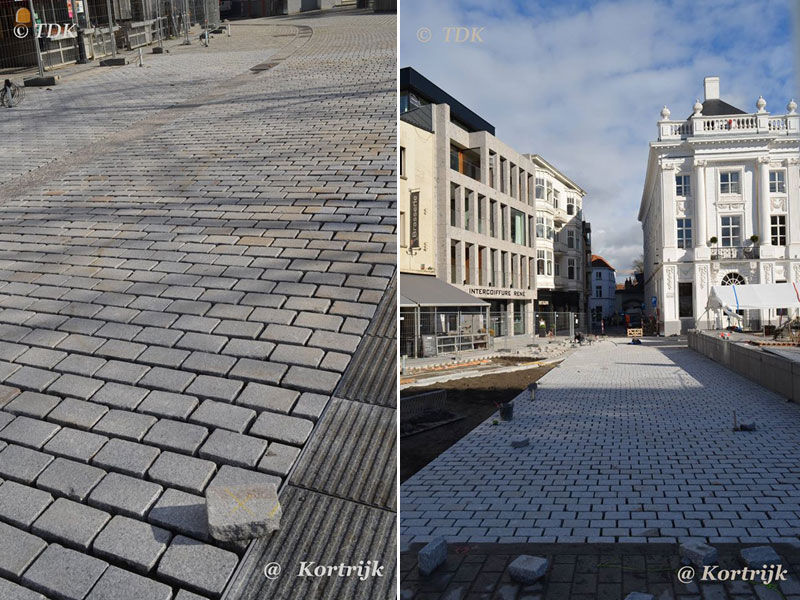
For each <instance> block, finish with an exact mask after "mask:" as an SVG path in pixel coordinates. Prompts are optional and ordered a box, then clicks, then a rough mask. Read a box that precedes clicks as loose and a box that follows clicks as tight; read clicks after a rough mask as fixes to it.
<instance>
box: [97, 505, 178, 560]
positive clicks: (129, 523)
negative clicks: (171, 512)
mask: <svg viewBox="0 0 800 600" xmlns="http://www.w3.org/2000/svg"><path fill="white" fill-rule="evenodd" d="M170 539H172V534H171V533H170V532H169V531H167V530H166V529H162V528H161V527H156V526H154V525H150V524H148V523H142V522H141V521H137V520H135V519H129V518H128V517H121V516H116V517H114V518H113V519H111V520H110V521H109V522H108V524H107V525H106V526H105V527H104V528H103V531H101V532H100V533H99V534H97V537H96V538H95V540H94V542H93V543H92V551H93V552H94V554H96V555H97V556H99V557H101V558H105V559H107V560H110V561H112V562H120V563H122V564H124V565H125V566H127V567H129V568H131V569H133V570H135V571H139V572H141V573H147V572H149V571H151V570H152V569H153V567H155V566H156V563H157V562H158V559H159V557H160V556H161V555H162V554H164V551H165V550H166V549H167V545H168V544H169V541H170Z"/></svg>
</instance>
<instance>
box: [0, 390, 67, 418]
mask: <svg viewBox="0 0 800 600" xmlns="http://www.w3.org/2000/svg"><path fill="white" fill-rule="evenodd" d="M60 401H61V398H59V397H58V396H50V395H47V394H40V393H39V392H28V391H26V392H22V393H21V394H20V395H19V396H17V397H16V398H15V399H14V400H12V401H11V402H9V403H8V404H7V405H6V407H5V408H4V409H3V410H5V411H7V412H10V413H13V414H16V415H26V416H28V417H37V418H40V419H41V418H44V416H45V415H47V413H49V412H50V411H51V410H53V409H54V408H55V407H56V406H57V405H58V403H59V402H60Z"/></svg>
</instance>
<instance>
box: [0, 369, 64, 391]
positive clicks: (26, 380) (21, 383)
mask: <svg viewBox="0 0 800 600" xmlns="http://www.w3.org/2000/svg"><path fill="white" fill-rule="evenodd" d="M56 379H58V374H57V373H53V372H52V371H46V370H44V369H37V368H34V367H22V368H21V369H19V370H16V369H15V370H14V373H13V374H12V375H11V376H10V377H8V378H6V379H5V382H6V383H7V384H10V385H14V386H17V387H20V388H22V389H24V390H33V391H34V392H43V391H44V390H45V389H47V386H49V385H50V384H51V383H53V382H54V381H55V380H56Z"/></svg>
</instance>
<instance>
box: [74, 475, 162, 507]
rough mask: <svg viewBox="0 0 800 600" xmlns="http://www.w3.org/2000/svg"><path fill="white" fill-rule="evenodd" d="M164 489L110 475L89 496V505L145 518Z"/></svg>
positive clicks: (153, 484) (123, 476)
mask: <svg viewBox="0 0 800 600" xmlns="http://www.w3.org/2000/svg"><path fill="white" fill-rule="evenodd" d="M163 489H164V488H162V487H161V486H160V485H158V484H157V483H153V482H151V481H143V480H141V479H139V478H136V477H130V476H129V475H122V474H120V473H109V474H108V475H106V476H105V477H104V478H103V480H102V481H101V482H100V483H98V484H97V486H96V487H95V488H94V489H93V490H92V493H91V494H89V498H88V503H89V504H90V505H92V506H94V507H96V508H99V509H101V510H107V511H109V512H111V513H119V514H123V515H128V516H130V517H138V518H144V516H145V515H146V514H147V511H148V510H150V507H151V506H153V504H154V503H155V501H156V500H157V499H158V497H159V496H160V495H161V492H162V491H163Z"/></svg>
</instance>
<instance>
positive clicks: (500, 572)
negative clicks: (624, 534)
mask: <svg viewBox="0 0 800 600" xmlns="http://www.w3.org/2000/svg"><path fill="white" fill-rule="evenodd" d="M420 546H421V545H416V544H415V545H414V547H413V548H411V549H409V550H408V551H406V552H404V553H403V554H401V556H400V572H401V575H400V577H401V584H400V599H401V600H623V599H624V598H625V597H626V596H627V595H628V594H630V593H633V592H640V593H647V594H652V595H653V596H655V598H656V599H657V600H756V599H760V600H800V579H798V577H797V574H799V573H800V550H798V548H797V546H794V547H793V546H788V545H778V544H776V545H775V546H774V547H775V549H776V550H777V551H778V554H779V555H780V557H781V560H782V561H783V563H782V566H783V567H785V568H786V569H787V570H788V571H789V573H790V574H789V576H787V580H786V581H782V582H779V583H777V584H771V585H770V586H769V587H767V586H765V585H764V584H763V583H752V582H743V581H726V582H709V581H703V582H701V581H699V580H698V578H697V576H695V578H694V581H692V582H691V583H687V584H683V583H681V582H680V581H679V580H678V577H677V570H678V568H679V567H680V565H681V561H680V558H679V556H678V552H677V547H676V546H675V545H673V544H637V543H631V544H485V543H484V544H456V545H452V546H451V547H450V548H449V553H448V557H447V561H446V562H445V563H444V564H443V565H441V566H440V567H439V568H438V569H437V570H436V571H434V572H433V573H432V574H431V575H429V576H422V575H420V573H419V571H418V569H417V559H416V553H417V552H418V551H419V547H420ZM741 547H742V546H741V545H738V544H719V545H717V550H718V551H719V566H720V568H721V569H741V568H742V563H741V560H740V559H739V558H738V552H739V550H740V549H741ZM521 554H528V555H533V556H543V557H547V558H548V559H549V560H550V567H549V569H548V572H547V574H546V575H545V576H544V577H543V578H542V579H541V580H539V581H537V582H536V583H535V584H532V585H521V584H519V583H517V582H515V581H514V580H513V579H512V578H511V577H510V575H509V573H508V571H507V568H508V564H509V563H510V562H511V561H513V560H514V559H515V558H516V557H517V556H519V555H521Z"/></svg>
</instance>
